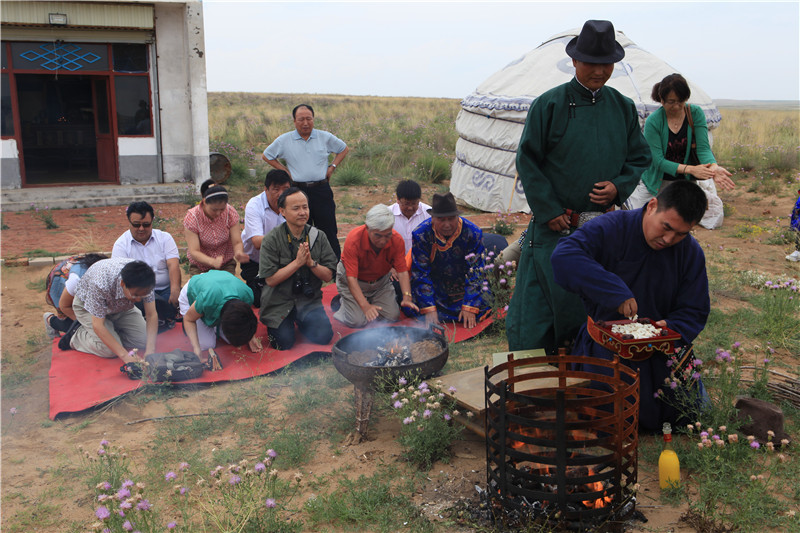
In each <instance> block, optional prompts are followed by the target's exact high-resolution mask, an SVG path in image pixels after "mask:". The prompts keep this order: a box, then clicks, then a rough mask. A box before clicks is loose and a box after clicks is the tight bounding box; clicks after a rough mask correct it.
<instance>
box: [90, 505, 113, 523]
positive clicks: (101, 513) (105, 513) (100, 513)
mask: <svg viewBox="0 0 800 533" xmlns="http://www.w3.org/2000/svg"><path fill="white" fill-rule="evenodd" d="M94 514H95V515H96V516H97V518H99V519H100V520H105V519H106V518H108V517H109V516H111V511H109V510H108V507H105V506H103V505H101V506H100V507H98V508H97V510H96V511H95V512H94Z"/></svg>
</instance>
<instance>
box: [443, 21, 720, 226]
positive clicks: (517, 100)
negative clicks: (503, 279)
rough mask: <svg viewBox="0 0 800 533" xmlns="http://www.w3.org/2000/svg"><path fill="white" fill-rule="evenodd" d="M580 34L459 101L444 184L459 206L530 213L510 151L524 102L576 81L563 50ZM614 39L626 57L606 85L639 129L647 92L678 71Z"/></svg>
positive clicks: (715, 116) (652, 105)
mask: <svg viewBox="0 0 800 533" xmlns="http://www.w3.org/2000/svg"><path fill="white" fill-rule="evenodd" d="M579 33H580V29H579V28H576V29H573V30H569V31H565V32H563V33H559V34H558V35H554V36H553V37H551V38H550V39H548V40H547V41H545V42H544V43H542V44H541V45H539V46H538V47H537V48H535V49H534V50H532V51H530V52H528V53H527V54H525V55H524V56H522V57H521V58H519V59H517V60H516V61H512V62H511V63H509V64H508V65H506V66H505V67H504V68H503V69H501V70H500V71H498V72H496V73H495V74H493V75H492V76H490V77H489V78H488V79H487V80H486V81H484V82H483V83H482V84H481V85H480V86H478V88H477V89H475V91H474V92H473V93H472V94H470V95H469V96H467V97H466V98H464V99H463V100H462V101H461V111H459V113H458V118H457V119H456V130H457V131H458V137H459V138H458V141H457V142H456V159H455V161H454V163H453V167H452V177H451V180H450V191H451V192H452V193H453V195H454V196H455V197H456V198H457V199H458V200H459V201H460V202H463V203H465V204H467V205H470V206H472V207H475V208H477V209H481V210H483V211H493V212H520V211H522V212H525V213H530V208H529V207H528V202H527V201H526V199H525V192H524V191H523V190H522V185H521V184H520V183H519V182H518V181H515V179H514V178H515V176H516V165H515V160H516V154H517V145H518V143H519V139H520V137H521V136H522V129H523V127H524V126H525V118H526V117H527V115H528V108H529V107H530V105H531V102H533V100H535V99H536V98H537V97H538V96H539V95H540V94H542V93H544V92H545V91H547V90H549V89H551V88H553V87H555V86H557V85H561V84H562V83H566V82H568V81H569V80H571V79H572V78H573V76H574V75H575V68H574V67H573V66H572V59H571V58H570V57H569V56H568V55H567V53H566V51H565V48H566V46H567V43H568V42H569V41H570V40H571V39H572V38H573V37H576V36H577V35H578V34H579ZM616 39H617V42H618V43H619V44H620V45H621V46H622V47H623V48H624V49H625V57H624V58H623V59H622V61H620V62H619V63H617V64H616V65H615V67H614V73H613V74H612V75H611V79H610V80H609V81H608V83H607V84H606V85H608V86H610V87H613V88H615V89H617V90H618V91H620V92H621V93H622V94H624V95H625V96H627V97H628V98H630V99H631V100H633V101H634V103H635V104H636V109H637V110H638V112H639V119H640V121H641V123H642V127H644V120H645V118H647V116H648V115H649V114H650V113H652V112H653V111H655V110H656V109H658V106H659V104H658V103H656V102H653V101H652V100H651V99H650V91H651V89H652V88H653V85H655V84H656V83H657V82H659V81H661V80H662V79H663V78H664V76H667V75H668V74H672V73H673V72H678V71H677V70H676V69H675V68H673V67H671V66H670V65H669V64H667V63H666V62H664V61H662V60H661V59H659V58H657V57H656V56H654V55H653V54H651V53H649V52H647V51H645V50H642V49H641V48H639V47H638V46H636V43H634V42H633V41H631V40H630V39H628V38H627V37H626V36H625V34H623V33H622V32H621V31H617V32H616ZM687 81H688V82H689V87H690V89H691V91H692V96H691V98H690V99H689V102H690V103H692V104H696V105H699V106H700V107H702V108H703V110H704V111H705V114H706V120H707V121H708V127H709V129H713V128H715V127H717V126H718V125H719V121H720V119H721V117H720V114H719V111H718V110H717V107H716V106H715V105H714V102H713V101H712V100H711V98H710V97H709V96H708V95H707V94H706V93H705V92H703V91H702V90H701V89H700V88H699V87H698V86H697V85H695V84H694V83H692V81H691V80H688V79H687Z"/></svg>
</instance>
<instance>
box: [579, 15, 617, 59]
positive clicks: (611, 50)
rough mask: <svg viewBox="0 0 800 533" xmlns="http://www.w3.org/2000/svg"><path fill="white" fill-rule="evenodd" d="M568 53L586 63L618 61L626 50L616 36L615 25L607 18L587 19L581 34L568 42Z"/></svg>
mask: <svg viewBox="0 0 800 533" xmlns="http://www.w3.org/2000/svg"><path fill="white" fill-rule="evenodd" d="M567 55H568V56H569V57H571V58H572V59H577V60H578V61H583V62H584V63H616V62H617V61H619V60H620V59H622V58H623V57H625V50H624V49H623V48H622V46H620V44H619V43H618V42H617V39H616V37H615V36H614V25H613V24H611V22H609V21H607V20H587V21H586V23H585V24H584V25H583V29H582V30H581V33H580V35H578V36H577V37H575V38H573V39H572V40H571V41H570V42H569V43H567Z"/></svg>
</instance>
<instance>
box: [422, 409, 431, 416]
mask: <svg viewBox="0 0 800 533" xmlns="http://www.w3.org/2000/svg"><path fill="white" fill-rule="evenodd" d="M431 414H433V413H431V410H430V409H425V411H423V413H422V418H430V417H431Z"/></svg>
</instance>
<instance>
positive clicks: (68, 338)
mask: <svg viewBox="0 0 800 533" xmlns="http://www.w3.org/2000/svg"><path fill="white" fill-rule="evenodd" d="M79 327H81V323H80V322H78V321H77V320H76V321H74V322H73V323H72V325H71V326H70V327H69V329H68V330H67V332H66V333H64V336H63V337H61V338H60V339H59V340H58V349H59V350H63V351H65V352H66V351H67V350H71V349H72V337H73V336H74V335H75V332H76V331H78V328H79Z"/></svg>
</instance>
